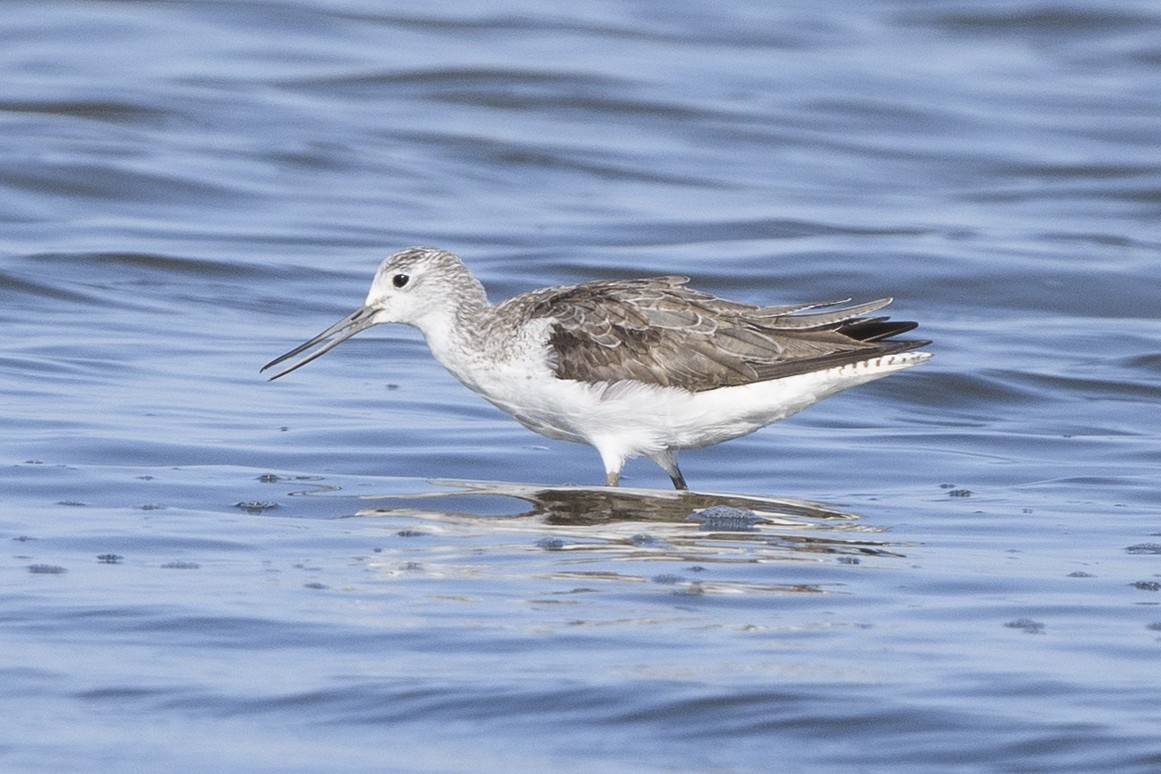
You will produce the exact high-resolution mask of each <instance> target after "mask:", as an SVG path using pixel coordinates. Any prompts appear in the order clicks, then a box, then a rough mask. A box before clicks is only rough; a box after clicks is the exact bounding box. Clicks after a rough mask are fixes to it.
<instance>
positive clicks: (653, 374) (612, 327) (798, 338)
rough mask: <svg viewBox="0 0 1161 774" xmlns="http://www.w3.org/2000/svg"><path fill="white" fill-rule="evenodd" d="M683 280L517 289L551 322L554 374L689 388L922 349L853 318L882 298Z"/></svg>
mask: <svg viewBox="0 0 1161 774" xmlns="http://www.w3.org/2000/svg"><path fill="white" fill-rule="evenodd" d="M687 281H688V280H687V279H686V278H685V277H654V278H651V279H641V280H607V281H596V282H587V283H585V284H582V285H573V286H570V287H559V288H546V289H545V290H541V291H535V292H533V293H529V294H526V295H524V296H519V297H517V298H514V299H511V300H510V301H508V302H505V303H506V304H519V305H520V306H523V307H525V308H524V309H522V310H521V311H522V312H524V314H526V315H527V316H528V317H530V318H550V319H552V320H553V321H554V324H553V326H552V328H551V334H550V336H549V341H548V344H549V347H550V349H551V358H552V366H553V368H554V369H555V371H556V374H557V376H559V377H560V378H561V379H576V380H580V381H608V382H615V381H621V380H626V379H632V380H636V381H641V382H645V383H648V384H656V385H662V386H673V387H681V388H684V389H687V390H690V391H692V392H700V391H703V390H711V389H714V388H716V387H725V386H735V385H741V384H749V383H751V382H757V381H765V380H768V379H778V378H781V377H784V376H790V375H793V374H799V373H804V372H806V371H813V370H817V369H822V368H830V367H834V366H840V365H844V364H848V363H856V362H859V361H861V360H866V359H868V358H873V357H878V356H880V355H886V354H890V353H894V352H903V351H906V350H908V349H914V348H916V347H920V346H923V345H924V344H927V343H929V342H927V341H905V340H904V341H887V340H886V339H889V338H890V337H892V336H895V335H897V334H900V333H903V332H905V331H909V330H911V329H913V328H914V327H916V323H913V322H889V321H887V319H886V318H883V317H875V318H867V317H861V316H860V315H864V314H867V313H869V312H873V311H875V310H876V309H880V308H882V307H884V306H886V305H887V304H889V303H890V302H891V299H889V298H888V299H881V300H879V301H872V302H870V303H866V304H859V305H856V306H849V307H843V308H832V309H830V311H817V312H809V310H812V309H819V308H821V307H835V306H836V305H837V304H841V303H844V302H828V303H824V304H808V305H802V306H782V307H757V306H751V305H748V304H739V303H736V302H732V301H726V300H724V299H720V298H716V297H714V296H711V295H708V294H705V293H699V292H697V291H694V290H689V289H688V288H686V287H684V285H685V283H686V282H687Z"/></svg>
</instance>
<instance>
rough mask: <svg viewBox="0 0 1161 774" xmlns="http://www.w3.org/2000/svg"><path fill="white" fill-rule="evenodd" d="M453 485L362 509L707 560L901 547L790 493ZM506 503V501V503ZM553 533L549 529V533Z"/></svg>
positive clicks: (641, 555)
mask: <svg viewBox="0 0 1161 774" xmlns="http://www.w3.org/2000/svg"><path fill="white" fill-rule="evenodd" d="M432 483H433V484H436V485H441V486H447V487H452V489H450V490H445V491H432V492H424V493H419V494H413V495H372V496H369V497H367V498H364V499H371V500H376V501H379V502H380V503H382V504H380V505H377V506H375V507H373V508H367V509H364V510H361V511H359V512H358V513H357V514H356V516H360V517H406V518H412V519H421V520H423V521H425V522H427V523H439V524H441V525H442V526H443V528H444V529H453V528H454V527H455V526H457V525H458V527H460V528H468V529H474V530H478V529H479V528H480V527H486V528H487V530H488V531H489V532H490V533H492V534H493V535H497V534H500V533H513V532H516V533H522V534H524V535H527V536H529V537H531V536H536V538H535V539H530V540H528V541H527V543H526V544H525V545H527V546H528V548H529V550H539V551H554V552H566V553H568V554H570V555H572V556H573V557H576V558H579V557H581V556H585V555H588V556H589V557H591V558H593V559H596V557H597V556H602V557H605V558H608V557H609V556H610V553H612V554H615V555H617V556H618V557H620V558H634V559H645V558H652V559H671V560H679V561H697V562H707V561H708V562H765V561H787V560H799V561H804V560H805V561H818V560H821V559H823V556H820V555H832V556H834V558H836V559H838V561H842V562H844V563H847V564H857V563H858V562H859V557H866V556H887V557H898V556H901V554H900V553H897V552H896V551H895V550H892V549H893V548H895V546H893V545H892V544H891V543H888V542H886V541H882V540H871V539H866V538H863V537H861V536H860V537H854V536H852V534H851V533H864V534H865V533H881V532H883V530H882V529H880V528H875V527H871V526H868V525H866V524H863V523H862V522H861V520H860V518H859V516H858V515H856V514H853V513H850V512H846V511H840V510H836V509H834V508H831V507H828V506H826V505H824V504H822V503H817V502H811V501H807V500H796V499H788V498H772V497H761V496H747V495H731V494H712V493H704V492H680V491H669V490H652V489H627V488H608V487H579V486H578V487H551V488H546V487H543V486H538V485H530V484H511V483H493V482H475V481H438V482H432ZM498 506H499V507H498ZM546 532H547V533H548V536H545V533H546Z"/></svg>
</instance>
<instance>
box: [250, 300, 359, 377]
mask: <svg viewBox="0 0 1161 774" xmlns="http://www.w3.org/2000/svg"><path fill="white" fill-rule="evenodd" d="M375 312H376V310H375V309H373V308H371V307H369V306H364V307H362V308H360V309H356V310H355V311H353V312H351V313H350V314H349V315H347V316H346V317H344V318H343V319H341V320H339V321H338V322H337V323H335V324H334V325H332V326H331V327H329V328H327V329H326V330H325V331H323V332H322V333H320V334H319V335H317V336H315V337H314V338H313V339H311V340H310V341H304V342H303V343H302V344H299V345H298V346H297V347H295V348H294V349H292V350H290V351H289V352H287V353H286V354H285V355H282V356H281V357H276V358H274V359H273V360H271V361H270V362H269V363H267V364H266V365H264V366H262V368H261V369H259V373H261V372H262V371H265V370H266V369H267V368H271V367H273V366H276V365H278V364H279V363H281V362H283V361H286V360H290V359H291V358H292V357H294V356H296V355H301V354H302V353H303V352H306V351H307V350H309V349H310V348H311V347H315V346H318V345H319V344H322V343H323V342H327V343H326V344H325V345H324V346H321V347H319V348H318V349H317V350H315V351H314V352H311V353H310V354H309V355H307V356H306V357H304V358H303V359H302V360H299V361H298V362H297V363H295V364H294V365H292V366H290V367H289V368H284V369H282V370H281V371H279V372H278V373H276V374H274V375H273V376H271V377H270V379H269V381H274V380H275V379H277V378H278V377H280V376H286V375H287V374H288V373H290V372H291V371H293V370H295V369H297V368H302V367H303V366H304V365H306V364H307V363H309V362H310V361H312V360H314V359H315V358H318V357H322V356H323V355H325V354H326V353H327V352H330V351H331V350H332V349H334V348H335V347H337V346H338V345H340V344H342V343H343V342H344V341H346V340H347V339H349V338H351V337H352V336H354V335H355V334H356V333H358V332H359V331H363V330H366V329H367V328H370V327H372V326H373V325H375V324H376V323H375ZM332 336H334V337H335V338H334V339H332V340H331V341H327V339H330V338H331V337H332Z"/></svg>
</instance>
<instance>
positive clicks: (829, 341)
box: [263, 248, 930, 488]
mask: <svg viewBox="0 0 1161 774" xmlns="http://www.w3.org/2000/svg"><path fill="white" fill-rule="evenodd" d="M686 282H688V279H687V278H685V277H653V278H648V279H634V280H597V281H594V282H586V283H583V284H580V285H568V286H559V287H551V288H544V289H542V290H535V291H532V292H530V293H525V294H522V295H519V296H516V297H514V298H510V299H508V300H506V301H503V302H501V303H499V304H496V305H495V306H493V305H491V304H489V303H488V300H487V297H486V296H485V294H484V289H483V286H482V285H480V283H479V282H478V281H477V280H476V279H475V277H473V276H472V275H471V273H470V272H469V271H468V269H467V268H466V267H465V266H464V265H463V263H462V262H461V261H460V260H459V258H457V257H456V256H454V255H452V254H451V253H448V252H446V251H443V250H438V249H435V248H409V249H407V250H403V251H401V252H399V253H396V254H395V255H393V256H391V257H390V258H388V259H387V260H386V261H384V262H383V264H382V265H381V266H380V268H379V271H378V273H377V274H376V277H375V280H374V282H373V283H372V287H371V292H370V293H369V294H368V296H367V301H366V304H365V305H364V306H363V307H361V308H360V309H358V310H356V311H355V312H354V313H353V314H351V315H349V316H348V317H346V318H344V319H343V320H340V321H339V322H338V323H336V324H335V325H333V326H331V327H330V328H328V329H327V330H326V331H323V333H321V334H319V335H318V336H316V337H314V338H313V339H311V340H310V341H307V342H306V343H304V344H303V345H301V346H300V347H297V348H296V349H294V350H292V351H290V352H288V353H287V354H285V355H283V356H282V357H280V358H278V359H276V360H274V361H272V362H271V363H269V364H267V365H266V366H265V367H264V369H263V370H265V369H266V368H270V367H271V366H274V365H276V364H278V363H281V362H283V361H285V360H287V359H289V358H292V357H294V356H295V355H298V354H300V353H302V352H305V351H307V350H309V349H311V348H312V347H315V346H316V345H320V344H322V345H323V346H322V347H321V348H319V349H317V350H315V351H314V352H313V353H312V354H310V355H308V356H307V357H306V358H305V359H303V360H301V361H299V362H298V363H296V364H295V365H293V366H291V367H289V368H287V369H285V370H283V371H281V372H279V373H277V374H275V375H274V376H273V377H271V378H272V379H276V378H278V377H279V376H282V375H283V374H286V373H289V372H290V371H293V370H294V369H295V368H298V367H299V366H301V365H304V364H305V363H307V362H309V361H311V360H313V359H314V358H316V357H318V356H319V355H321V354H323V353H324V352H326V351H328V350H329V349H331V348H332V347H334V346H335V345H337V344H338V343H340V342H341V341H343V340H345V339H347V338H349V337H350V336H353V335H354V334H355V333H357V332H359V331H360V330H363V329H365V328H368V327H371V326H372V325H377V324H380V323H385V322H400V323H407V324H411V325H414V326H415V327H417V328H419V330H420V331H422V332H423V334H424V337H425V338H426V340H427V342H428V345H429V346H430V347H431V350H432V353H433V355H434V356H435V357H436V359H437V360H438V361H439V362H440V363H442V364H443V365H444V366H445V367H446V368H447V369H448V370H449V371H450V372H451V373H452V374H453V375H454V376H456V377H457V378H458V379H459V380H460V381H461V382H463V383H464V384H465V385H467V386H468V387H469V388H471V389H473V390H474V391H476V392H478V393H479V394H481V395H482V396H483V397H485V398H487V399H488V400H489V401H491V402H492V403H494V404H495V405H497V406H499V407H500V408H501V409H503V410H505V411H507V412H508V413H510V414H511V415H512V416H513V417H514V418H516V419H517V420H518V421H519V422H521V423H522V424H524V425H525V426H526V427H528V428H530V429H532V430H534V431H536V432H539V433H542V434H544V435H547V436H549V437H552V438H562V439H565V440H571V441H578V442H582V443H589V444H592V445H593V446H595V447H596V448H597V450H598V451H599V452H600V454H601V458H602V460H603V461H604V463H605V469H606V483H608V484H609V485H615V484H616V483H617V480H618V478H619V474H620V470H621V466H622V464H623V462H624V460H625V458H626V457H629V456H636V455H639V454H644V455H646V456H649V457H650V458H651V459H653V460H654V461H655V462H657V464H658V465H660V466H661V467H662V468H663V469H664V470H665V471H666V472H667V473H669V475H670V477H671V478H672V480H673V483H674V485H675V486H677V487H678V488H685V480H684V478H683V477H682V475H681V471H680V470H679V469H678V467H677V461H676V456H675V452H676V450H678V449H683V448H691V447H697V446H708V445H711V444H714V443H718V442H720V441H723V440H728V439H729V438H735V437H738V436H740V435H745V434H746V433H749V432H753V431H754V430H757V429H758V428H760V427H762V426H764V425H766V424H769V423H771V422H774V421H777V420H779V419H782V418H784V417H786V416H789V415H790V414H793V413H796V412H797V411H800V410H801V409H803V408H805V407H807V406H809V405H811V404H813V403H815V402H817V401H818V400H821V399H822V398H824V397H826V396H827V395H831V394H833V393H835V392H838V391H839V390H843V389H846V388H847V387H851V386H854V385H856V384H862V383H864V382H867V381H870V380H872V379H877V378H879V377H881V376H885V375H887V374H888V373H891V372H893V371H896V370H900V369H902V368H907V367H909V366H912V365H916V364H918V363H921V362H923V361H924V360H926V359H927V358H928V357H930V355H929V354H928V353H925V352H911V351H910V350H913V349H915V348H917V347H921V346H923V345H925V344H928V343H929V342H927V341H923V340H906V339H894V338H892V337H894V336H896V335H898V334H901V333H905V332H907V331H909V330H911V329H913V328H915V327H916V323H913V322H892V321H889V320H888V319H887V318H885V317H865V316H864V315H867V314H870V313H872V312H875V311H877V310H879V309H881V308H883V307H885V306H887V304H889V303H891V299H889V298H885V299H880V300H878V301H871V302H868V303H864V304H858V305H854V306H840V305H841V304H844V303H846V301H847V300H849V299H847V300H843V301H838V302H827V303H821V304H806V305H797V306H770V307H759V306H753V305H749V304H742V303H737V302H734V301H727V300H724V299H720V298H716V297H714V296H711V295H708V294H706V293H700V292H698V291H695V290H690V289H689V288H687V287H685V284H686ZM332 336H334V337H336V338H334V339H331V337H332ZM328 339H331V340H330V341H329V343H325V344H324V342H327V340H328Z"/></svg>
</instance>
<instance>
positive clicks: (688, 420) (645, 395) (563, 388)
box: [469, 352, 930, 456]
mask: <svg viewBox="0 0 1161 774" xmlns="http://www.w3.org/2000/svg"><path fill="white" fill-rule="evenodd" d="M929 357H930V355H929V354H928V353H925V352H905V353H901V354H897V355H889V356H886V357H882V358H876V359H873V360H869V361H865V362H862V363H856V364H853V365H847V366H842V367H839V368H832V369H828V370H826V371H818V372H813V373H806V374H798V375H795V376H788V377H785V378H782V379H773V380H770V381H765V382H756V383H754V384H747V385H742V386H737V387H722V388H719V389H716V390H707V391H704V392H689V391H687V390H683V389H679V388H674V387H657V386H652V385H647V384H643V383H641V382H635V381H625V382H616V383H613V384H609V383H604V382H602V383H596V384H589V383H585V382H579V381H572V380H562V379H556V378H555V377H551V378H545V377H543V376H537V377H529V375H528V374H527V372H523V373H522V375H521V376H517V375H516V374H513V373H504V371H503V370H496V371H493V372H491V373H490V374H487V375H480V374H477V375H476V376H477V377H482V378H477V379H476V380H475V382H476V383H475V384H469V386H470V387H472V388H473V389H475V390H476V391H477V392H479V393H480V394H481V395H483V396H484V397H485V398H487V399H488V400H489V401H491V402H492V403H493V404H495V405H496V406H498V407H499V408H500V409H502V410H503V411H505V412H507V413H509V414H511V415H512V416H513V417H514V418H515V419H516V420H517V421H519V422H520V423H521V424H523V425H524V426H525V427H527V428H528V429H530V430H533V431H535V432H537V433H540V434H541V435H545V436H548V437H550V438H558V439H562V440H568V441H576V442H579V443H588V444H592V445H593V446H596V447H598V448H601V449H616V450H618V451H619V452H620V453H622V454H623V455H624V456H636V455H639V454H646V453H649V452H653V451H658V450H661V449H673V450H678V449H690V448H696V447H700V446H710V445H713V444H716V443H721V442H722V441H728V440H730V439H731V438H738V437H739V436H743V435H747V434H749V433H752V432H754V431H755V430H758V429H760V428H762V427H765V426H766V425H768V424H771V423H772V422H777V421H778V420H780V419H785V418H786V417H788V416H790V415H792V414H795V413H797V412H799V411H801V410H802V409H804V408H806V407H808V406H810V405H812V404H814V403H817V402H818V401H820V400H822V399H823V398H825V397H827V396H829V395H833V394H834V393H836V392H839V391H841V390H845V389H847V388H849V387H854V386H856V385H859V384H864V383H866V382H869V381H872V380H874V379H878V378H880V377H883V376H886V375H887V374H890V373H892V372H894V371H898V370H901V369H903V368H908V367H910V366H913V365H917V364H919V363H921V362H923V361H924V360H926V359H928V358H929Z"/></svg>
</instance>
